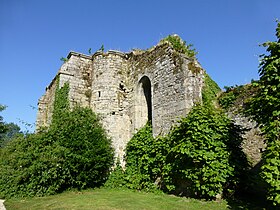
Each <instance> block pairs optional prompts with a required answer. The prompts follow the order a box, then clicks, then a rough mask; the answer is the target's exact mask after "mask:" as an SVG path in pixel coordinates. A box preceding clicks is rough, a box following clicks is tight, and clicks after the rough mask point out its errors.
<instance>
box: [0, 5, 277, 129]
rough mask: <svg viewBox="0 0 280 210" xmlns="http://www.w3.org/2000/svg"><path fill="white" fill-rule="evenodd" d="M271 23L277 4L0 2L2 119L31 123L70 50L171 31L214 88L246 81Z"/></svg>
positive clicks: (141, 41) (147, 43)
mask: <svg viewBox="0 0 280 210" xmlns="http://www.w3.org/2000/svg"><path fill="white" fill-rule="evenodd" d="M277 18H278V19H280V1H279V0H168V1H167V0H104V1H103V0H102V1H101V0H100V1H94V0H79V1H77V0H47V1H46V0H0V104H4V105H7V106H8V107H7V109H6V110H5V111H3V112H2V113H1V115H2V116H3V117H4V121H6V122H14V123H17V124H19V125H20V126H21V127H22V128H23V130H24V129H25V126H24V125H22V124H21V123H20V122H19V119H20V120H23V121H25V122H28V123H31V124H32V123H35V120H36V113H37V110H36V109H34V108H32V107H36V106H37V101H38V99H39V98H40V97H41V95H42V94H44V91H45V87H46V86H47V85H48V84H49V83H50V82H51V80H52V79H53V77H54V76H55V74H56V73H57V71H58V69H59V67H60V66H61V64H62V62H61V61H60V58H61V57H66V56H67V54H68V52H69V51H71V50H73V51H78V52H82V53H87V52H88V49H89V48H92V52H94V51H96V50H98V49H99V48H100V46H101V45H102V44H104V47H105V51H106V50H109V49H115V50H120V51H124V52H128V51H130V50H131V49H132V48H141V49H147V48H149V47H151V46H153V45H155V44H157V42H158V41H159V40H160V39H162V38H164V37H165V36H167V35H169V34H173V33H176V34H179V35H180V36H181V37H182V38H183V39H184V40H186V41H187V43H192V44H194V47H195V48H196V49H197V51H198V52H199V54H198V55H197V58H198V60H199V62H200V63H201V65H202V66H203V68H204V69H206V71H207V72H208V73H209V74H210V76H211V77H212V78H213V79H214V80H215V81H216V82H217V83H218V84H219V86H220V87H224V86H230V85H235V84H245V83H248V82H250V81H251V79H258V64H259V59H258V55H260V54H262V53H264V52H265V48H262V47H259V46H258V45H259V44H260V43H263V42H265V41H268V40H271V41H274V40H275V39H276V38H275V28H276V23H275V20H276V19H277ZM28 129H30V128H28ZM31 130H32V129H31Z"/></svg>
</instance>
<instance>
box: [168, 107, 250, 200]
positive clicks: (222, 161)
mask: <svg viewBox="0 0 280 210" xmlns="http://www.w3.org/2000/svg"><path fill="white" fill-rule="evenodd" d="M170 139H171V140H170V141H171V142H172V145H171V150H170V151H169V153H168V155H167V160H166V161H167V168H168V170H169V171H168V173H167V174H168V175H167V177H168V181H167V182H166V184H167V188H168V189H169V190H170V191H173V192H175V193H177V194H185V195H189V196H193V197H199V198H206V199H213V198H215V197H216V196H219V195H222V194H223V192H226V190H229V189H231V190H233V189H234V186H235V185H236V184H237V183H238V180H239V178H238V177H240V176H239V175H241V174H242V170H244V169H245V167H246V158H245V156H243V157H244V158H245V159H242V161H240V160H241V159H240V158H241V157H242V156H240V157H238V155H240V154H241V153H239V154H237V155H236V154H235V152H237V151H241V148H240V144H241V140H242V138H240V130H239V129H237V128H235V127H234V125H233V124H232V123H231V121H230V120H229V119H228V118H227V117H226V116H225V115H224V114H223V113H222V112H221V111H218V110H215V109H213V108H211V107H207V106H201V105H198V106H196V107H194V108H193V109H192V111H191V112H190V113H189V114H188V116H187V117H185V118H183V119H182V120H181V121H180V124H179V125H177V126H175V127H174V128H173V129H172V131H171V133H170ZM235 158H238V160H237V159H235ZM244 161H245V162H244ZM240 167H241V168H240ZM182 186H183V187H182Z"/></svg>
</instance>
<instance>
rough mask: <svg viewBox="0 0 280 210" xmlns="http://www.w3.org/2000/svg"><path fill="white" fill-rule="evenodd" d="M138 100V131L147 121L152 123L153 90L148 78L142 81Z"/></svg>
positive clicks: (144, 77) (139, 84)
mask: <svg viewBox="0 0 280 210" xmlns="http://www.w3.org/2000/svg"><path fill="white" fill-rule="evenodd" d="M136 98H137V100H136V128H137V129H138V128H140V127H142V126H144V125H145V124H146V123H147V121H149V122H150V123H152V90H151V81H150V79H149V78H148V77H147V76H143V77H142V78H141V79H140V81H139V83H138V86H137V96H136Z"/></svg>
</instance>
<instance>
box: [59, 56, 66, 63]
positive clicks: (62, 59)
mask: <svg viewBox="0 0 280 210" xmlns="http://www.w3.org/2000/svg"><path fill="white" fill-rule="evenodd" d="M60 60H61V61H63V63H65V62H67V61H68V58H64V57H61V58H60Z"/></svg>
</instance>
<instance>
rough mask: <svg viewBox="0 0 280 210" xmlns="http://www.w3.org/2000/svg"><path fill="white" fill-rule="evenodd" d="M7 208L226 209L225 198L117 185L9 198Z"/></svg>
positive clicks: (8, 209)
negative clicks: (214, 199)
mask: <svg viewBox="0 0 280 210" xmlns="http://www.w3.org/2000/svg"><path fill="white" fill-rule="evenodd" d="M5 206H6V208H7V210H17V209H25V210H27V209H32V210H37V209H38V210H39V209H40V210H43V209H57V210H58V209H60V210H62V209H67V210H70V209H71V210H74V209H82V210H87V209H103V210H105V209H110V210H121V209H133V210H137V209H141V210H144V209H149V210H153V209H161V210H164V209H187V210H192V209H199V210H204V209H205V210H206V209H207V210H211V209H214V210H222V209H227V204H226V202H225V201H222V202H206V201H200V200H195V199H188V198H180V197H175V196H170V195H165V194H153V193H144V192H135V191H130V190H117V189H104V188H101V189H94V190H87V191H82V192H64V193H61V194H58V195H53V196H46V197H36V198H25V199H10V200H7V201H6V202H5Z"/></svg>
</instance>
